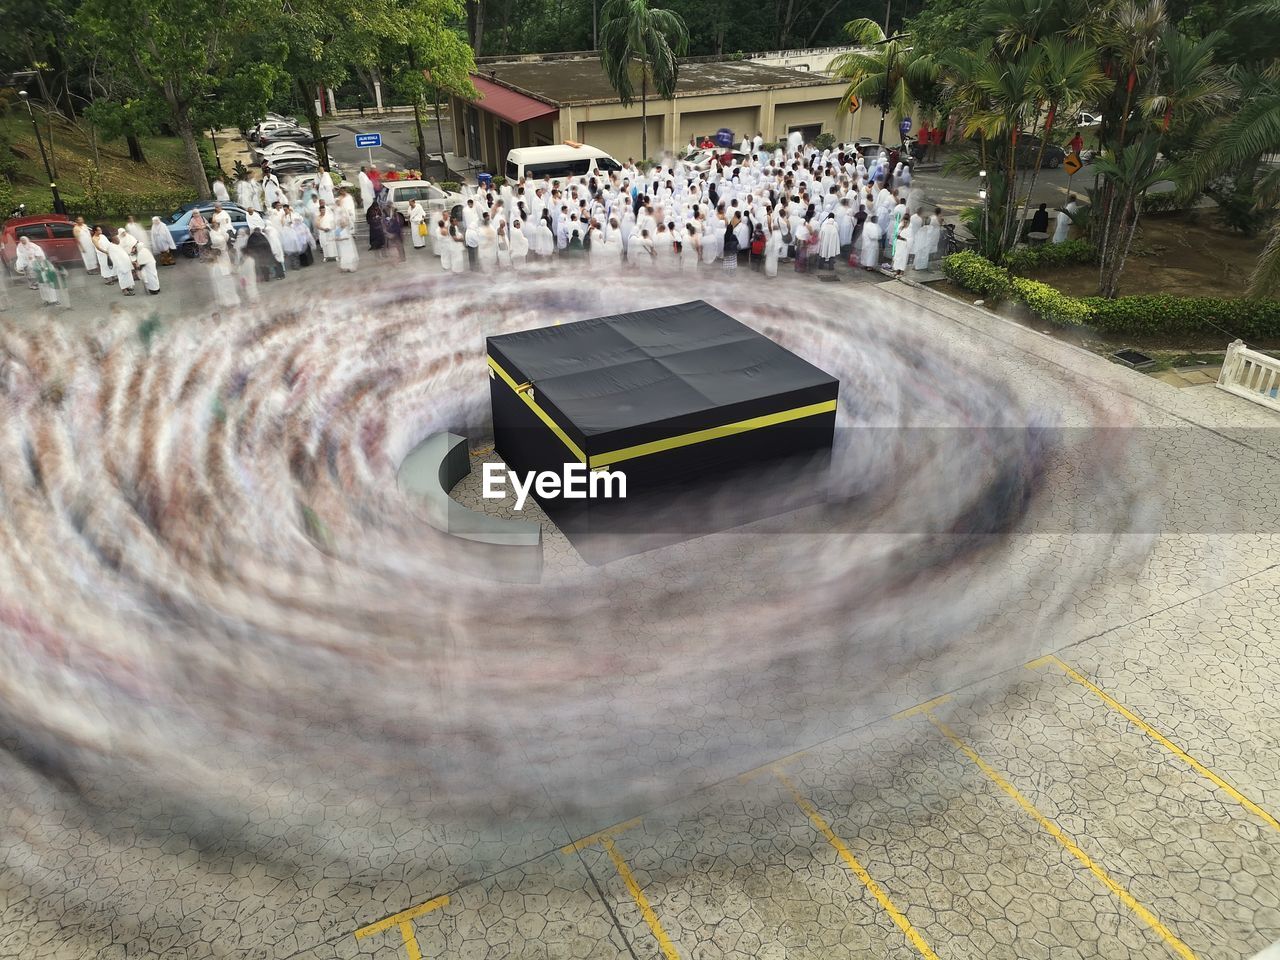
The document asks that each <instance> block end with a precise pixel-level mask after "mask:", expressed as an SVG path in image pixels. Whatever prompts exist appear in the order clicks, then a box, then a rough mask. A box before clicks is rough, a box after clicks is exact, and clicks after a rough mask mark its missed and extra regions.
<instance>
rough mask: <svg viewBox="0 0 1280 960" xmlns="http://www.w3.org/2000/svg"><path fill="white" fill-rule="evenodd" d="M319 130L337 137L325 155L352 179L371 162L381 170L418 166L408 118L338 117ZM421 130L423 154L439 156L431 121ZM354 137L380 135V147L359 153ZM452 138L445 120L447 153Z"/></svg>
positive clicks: (439, 169)
mask: <svg viewBox="0 0 1280 960" xmlns="http://www.w3.org/2000/svg"><path fill="white" fill-rule="evenodd" d="M321 126H322V127H323V129H324V132H325V133H326V134H329V133H336V134H338V137H337V138H336V139H334V140H330V141H329V155H330V157H332V159H333V161H334V162H335V163H337V164H338V165H339V166H340V167H341V168H342V170H343V172H345V173H346V175H347V176H348V177H351V178H354V176H355V174H356V172H357V171H358V170H359V169H360V167H361V166H364V165H368V164H369V162H370V159H371V158H372V162H373V163H376V164H377V165H378V168H379V169H381V170H386V169H387V168H388V167H389V166H390V165H391V164H395V166H396V169H398V170H404V169H407V168H414V169H416V168H417V166H418V148H417V140H416V137H415V134H414V127H413V115H412V114H391V115H389V116H385V117H375V116H374V115H373V114H372V113H370V114H369V115H368V116H366V117H364V118H361V117H340V118H338V119H337V120H330V121H325V122H324V123H322V124H321ZM422 127H423V132H424V134H425V136H426V141H427V152H428V153H429V154H438V153H439V152H440V134H439V133H438V132H437V129H436V122H435V118H434V117H432V118H431V119H430V120H429V121H425V122H424V123H423V125H422ZM357 133H380V134H382V146H381V147H374V148H373V149H372V150H361V149H360V148H358V147H357V146H356V134H357ZM452 134H453V130H452V127H451V126H450V125H449V120H448V117H447V116H446V117H445V118H444V148H445V152H447V153H452V152H453V135H452ZM427 173H428V175H429V176H440V175H442V174H443V173H444V168H443V166H440V167H435V166H433V167H432V169H430V170H428V171H427Z"/></svg>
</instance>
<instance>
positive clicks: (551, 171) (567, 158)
mask: <svg viewBox="0 0 1280 960" xmlns="http://www.w3.org/2000/svg"><path fill="white" fill-rule="evenodd" d="M621 169H622V164H620V163H618V161H617V160H615V159H613V157H611V156H609V155H608V154H607V153H605V152H604V151H603V150H599V149H597V148H596V147H591V146H588V145H587V144H585V143H574V142H573V141H572V140H567V141H565V142H564V143H562V144H559V145H558V146H548V147H516V148H515V149H514V150H509V151H508V152H507V179H508V180H510V181H511V182H512V183H515V182H516V181H517V180H519V179H520V178H521V177H529V178H531V179H532V178H537V179H539V180H541V179H542V178H543V177H550V178H551V179H553V180H554V179H555V178H556V177H586V176H600V175H601V174H604V175H608V174H609V173H612V172H613V171H615V170H621Z"/></svg>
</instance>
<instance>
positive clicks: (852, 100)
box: [849, 93, 862, 113]
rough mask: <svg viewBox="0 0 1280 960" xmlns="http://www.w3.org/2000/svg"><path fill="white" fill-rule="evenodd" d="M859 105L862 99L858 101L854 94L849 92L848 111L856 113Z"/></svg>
mask: <svg viewBox="0 0 1280 960" xmlns="http://www.w3.org/2000/svg"><path fill="white" fill-rule="evenodd" d="M860 106H862V101H860V100H859V99H858V98H857V96H856V95H854V94H852V93H851V94H849V112H850V113H857V112H858V108H859V107H860Z"/></svg>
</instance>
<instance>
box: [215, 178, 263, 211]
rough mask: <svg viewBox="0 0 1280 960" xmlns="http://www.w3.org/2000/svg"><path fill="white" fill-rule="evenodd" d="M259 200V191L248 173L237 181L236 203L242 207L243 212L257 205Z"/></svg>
mask: <svg viewBox="0 0 1280 960" xmlns="http://www.w3.org/2000/svg"><path fill="white" fill-rule="evenodd" d="M257 199H258V190H257V188H256V187H255V186H254V185H253V181H252V180H250V179H249V174H248V172H247V171H246V172H245V173H244V174H242V175H241V176H240V179H239V180H237V181H236V203H237V204H239V205H240V208H241V209H242V210H248V209H249V208H250V207H253V206H256V205H257V203H256V201H257ZM223 202H225V201H223Z"/></svg>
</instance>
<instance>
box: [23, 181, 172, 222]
mask: <svg viewBox="0 0 1280 960" xmlns="http://www.w3.org/2000/svg"><path fill="white" fill-rule="evenodd" d="M194 199H196V192H195V190H194V189H185V190H158V191H156V192H154V193H115V192H112V191H105V192H103V193H102V194H101V195H100V196H99V197H98V198H97V199H96V200H95V199H93V198H90V197H86V196H83V195H80V194H66V193H64V194H63V195H62V202H63V203H64V204H66V207H67V213H69V214H71V216H73V217H75V216H82V217H84V218H85V219H86V220H92V219H103V218H111V219H121V220H123V219H124V218H125V217H127V216H129V214H133V215H134V216H135V217H142V216H144V215H145V216H148V217H150V216H155V215H156V214H160V215H161V216H164V215H167V214H170V213H173V211H175V210H177V209H178V208H179V207H180V206H182V205H183V204H184V203H190V202H191V201H192V200H194ZM27 212H28V213H32V214H35V213H53V200H52V198H47V199H45V200H43V201H42V202H40V203H29V204H27Z"/></svg>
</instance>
